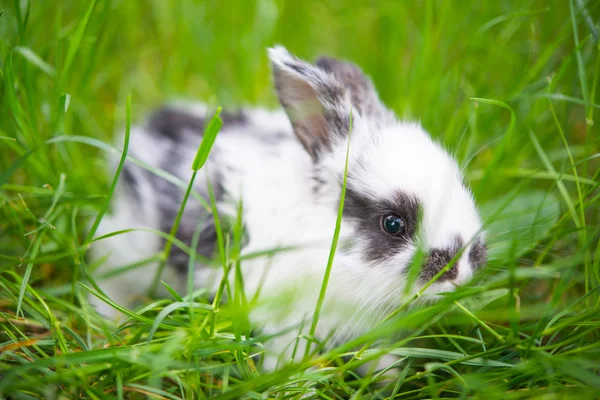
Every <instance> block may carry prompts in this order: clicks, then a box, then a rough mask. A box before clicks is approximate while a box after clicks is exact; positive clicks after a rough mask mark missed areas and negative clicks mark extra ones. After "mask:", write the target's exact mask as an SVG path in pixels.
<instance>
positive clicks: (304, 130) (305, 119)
mask: <svg viewBox="0 0 600 400" xmlns="http://www.w3.org/2000/svg"><path fill="white" fill-rule="evenodd" d="M290 57H291V60H292V61H289V62H287V63H286V64H285V66H286V67H287V68H289V69H291V70H292V71H294V72H295V73H293V72H289V71H288V70H285V69H281V68H279V67H278V66H277V65H274V66H273V75H274V80H275V88H276V91H277V95H278V96H279V102H280V103H281V105H282V106H283V108H284V109H285V111H286V113H287V114H288V116H289V118H290V121H291V123H292V126H293V128H294V133H295V134H296V136H297V137H298V139H299V140H300V142H301V143H302V145H303V146H304V148H305V149H306V151H307V152H308V153H309V154H310V155H311V156H312V157H313V159H315V160H318V158H319V153H321V152H323V151H327V150H329V149H330V148H331V141H332V139H333V138H336V137H337V138H340V137H341V138H343V137H345V136H346V135H347V134H348V131H349V127H350V118H349V111H350V110H348V109H346V101H345V99H346V93H347V90H346V89H345V88H344V87H343V86H342V85H341V84H340V83H339V82H337V81H336V80H335V79H333V78H332V76H331V75H329V74H327V73H324V72H323V71H322V70H320V69H319V68H317V67H315V66H313V65H310V64H308V63H306V62H304V61H302V60H300V59H298V58H296V57H293V56H290Z"/></svg>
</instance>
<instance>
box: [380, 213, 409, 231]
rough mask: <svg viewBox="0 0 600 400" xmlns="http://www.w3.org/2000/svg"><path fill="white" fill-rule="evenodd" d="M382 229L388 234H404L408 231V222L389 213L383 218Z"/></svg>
mask: <svg viewBox="0 0 600 400" xmlns="http://www.w3.org/2000/svg"><path fill="white" fill-rule="evenodd" d="M381 229H383V231H384V232H385V233H387V234H388V235H392V236H397V235H402V234H403V233H404V232H406V223H405V222H404V220H403V219H402V218H400V217H399V216H397V215H394V214H388V215H384V216H383V218H381Z"/></svg>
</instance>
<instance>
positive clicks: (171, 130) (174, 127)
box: [148, 108, 204, 140]
mask: <svg viewBox="0 0 600 400" xmlns="http://www.w3.org/2000/svg"><path fill="white" fill-rule="evenodd" d="M148 128H149V129H150V131H152V132H155V133H157V134H159V135H162V136H165V137H166V138H167V139H171V140H180V139H181V137H182V136H183V134H184V132H185V131H193V132H197V133H198V134H200V135H201V134H202V132H203V131H204V118H202V117H199V116H197V115H194V114H192V113H189V112H185V111H183V110H176V109H173V108H162V109H160V110H158V111H156V112H155V113H154V114H152V116H150V119H149V120H148Z"/></svg>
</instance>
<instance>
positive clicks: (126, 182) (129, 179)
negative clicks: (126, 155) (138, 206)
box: [120, 163, 142, 202]
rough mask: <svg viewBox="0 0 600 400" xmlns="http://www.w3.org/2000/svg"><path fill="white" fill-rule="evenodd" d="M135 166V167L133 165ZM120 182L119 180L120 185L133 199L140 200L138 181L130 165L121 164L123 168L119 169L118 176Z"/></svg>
mask: <svg viewBox="0 0 600 400" xmlns="http://www.w3.org/2000/svg"><path fill="white" fill-rule="evenodd" d="M133 168H135V167H133ZM120 182H121V187H123V188H125V190H126V191H127V192H128V193H130V194H131V195H132V196H133V197H134V198H135V200H137V201H138V202H140V201H141V200H142V199H141V196H140V192H139V188H138V186H139V183H138V181H137V179H136V177H135V175H134V172H133V170H132V165H130V164H127V163H125V164H124V165H123V170H122V171H121V177H120Z"/></svg>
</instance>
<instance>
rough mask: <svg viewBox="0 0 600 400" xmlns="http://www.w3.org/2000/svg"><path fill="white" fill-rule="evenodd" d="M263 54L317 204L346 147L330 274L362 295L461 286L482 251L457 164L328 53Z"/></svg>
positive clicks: (334, 188) (334, 198)
mask: <svg viewBox="0 0 600 400" xmlns="http://www.w3.org/2000/svg"><path fill="white" fill-rule="evenodd" d="M269 56H270V59H271V63H272V67H273V74H274V81H275V86H276V91H277V95H278V97H279V100H280V103H281V104H282V106H283V107H284V109H285V111H286V113H287V115H288V117H289V119H290V121H291V124H292V127H293V130H294V133H295V135H296V137H297V138H298V140H299V141H300V143H301V144H302V145H303V146H304V148H305V149H306V151H307V152H308V153H309V155H310V156H311V158H312V168H313V170H312V171H311V174H312V176H313V177H314V185H315V188H314V195H315V197H316V199H315V201H317V202H321V203H324V204H330V205H331V208H332V209H333V210H335V209H337V205H338V203H339V196H340V194H341V188H342V184H343V180H344V175H345V160H346V154H347V151H348V149H349V153H348V154H349V159H348V173H347V188H346V195H345V204H344V210H343V222H342V235H341V240H340V245H339V249H338V254H337V255H336V264H335V266H336V268H344V269H345V271H344V272H345V273H346V274H347V275H350V276H352V277H353V279H356V280H357V281H359V282H364V285H365V286H369V288H368V289H366V290H368V291H372V290H373V289H374V288H376V287H377V288H379V287H382V286H385V287H388V288H389V289H388V290H387V292H388V293H397V292H398V291H400V289H403V290H405V291H408V292H412V293H414V292H415V291H417V290H420V289H421V288H423V287H424V285H426V284H427V282H429V281H430V280H431V279H432V278H434V277H436V276H437V279H436V281H435V282H434V283H433V284H431V285H430V286H429V287H428V288H427V289H426V291H425V293H430V294H434V293H439V292H446V291H451V290H452V289H453V288H454V287H455V286H456V285H460V284H462V283H464V282H466V281H467V280H468V279H469V278H470V277H471V276H472V275H473V273H474V271H476V270H477V269H478V268H479V267H480V266H481V265H482V264H483V263H484V262H485V259H486V250H485V242H484V238H483V233H482V224H481V220H480V217H479V215H478V211H477V207H476V205H475V202H474V200H473V197H472V194H471V193H470V191H469V190H468V189H467V188H466V187H465V184H464V180H463V176H462V174H461V171H460V169H459V167H458V164H457V163H456V161H455V160H454V159H453V158H452V157H451V156H450V155H449V154H448V152H446V151H445V150H444V149H443V148H442V147H441V146H440V145H439V144H437V143H436V142H434V141H433V140H432V139H431V138H430V136H429V135H428V134H427V133H426V132H425V131H424V130H423V128H421V127H420V126H419V125H418V124H416V123H407V122H401V121H399V120H398V119H397V118H396V117H395V116H394V114H393V113H392V112H391V111H390V110H388V109H387V108H386V107H385V106H384V105H383V104H382V102H381V101H380V100H379V97H378V95H377V93H376V91H375V89H374V87H373V84H372V83H371V81H370V80H369V78H367V77H366V76H365V75H364V74H363V72H362V71H361V70H360V69H359V68H358V67H357V66H355V65H353V64H351V63H349V62H345V61H339V60H335V59H332V58H328V57H323V58H320V59H318V60H317V61H316V63H315V64H310V63H307V62H304V61H302V60H300V59H298V58H296V57H294V56H292V55H291V54H290V53H288V51H287V50H285V49H284V48H282V47H275V48H272V49H270V50H269ZM349 135H350V136H349ZM349 137H350V142H349V143H348V138H349ZM348 146H349V147H348ZM417 256H418V257H420V259H421V260H422V263H421V264H420V265H419V266H418V270H417V273H416V274H415V279H414V284H413V285H412V286H411V288H409V290H407V288H406V282H407V281H408V279H407V276H408V275H409V271H413V269H412V268H411V265H413V261H414V260H415V258H416V257H417ZM340 266H341V267H340ZM442 271H444V272H443V273H442ZM411 276H412V274H411ZM369 282H370V283H371V284H369ZM394 289H397V290H394Z"/></svg>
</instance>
